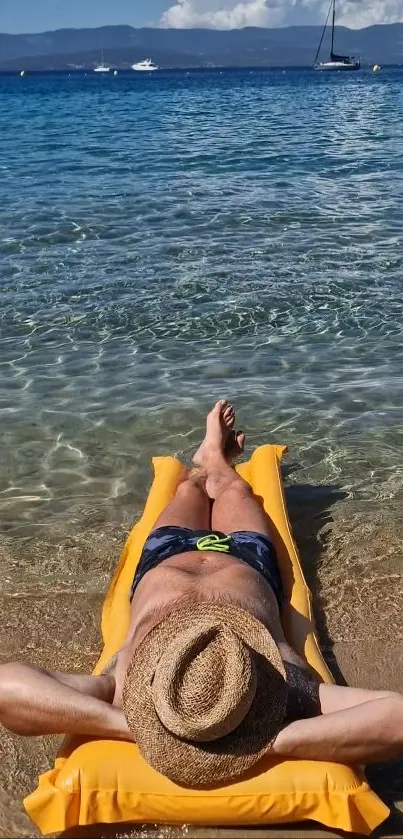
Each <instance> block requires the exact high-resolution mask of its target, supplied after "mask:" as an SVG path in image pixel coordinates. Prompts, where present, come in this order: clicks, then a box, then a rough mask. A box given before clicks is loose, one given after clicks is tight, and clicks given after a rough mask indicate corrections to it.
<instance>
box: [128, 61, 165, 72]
mask: <svg viewBox="0 0 403 839" xmlns="http://www.w3.org/2000/svg"><path fill="white" fill-rule="evenodd" d="M132 70H137V72H139V73H151V72H153V71H154V70H159V67H157V65H156V64H153V62H152V61H151V58H145V59H144V61H138V62H137V64H132Z"/></svg>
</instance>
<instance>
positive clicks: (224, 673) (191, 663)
mask: <svg viewBox="0 0 403 839" xmlns="http://www.w3.org/2000/svg"><path fill="white" fill-rule="evenodd" d="M286 701H287V685H286V681H285V670H284V665H283V662H282V659H281V656H280V653H279V651H278V648H277V646H276V644H275V642H274V640H273V638H272V637H271V635H270V633H269V632H268V630H267V629H266V628H265V627H264V626H263V624H262V623H260V621H258V620H256V618H254V617H252V615H249V614H248V612H245V611H243V609H239V608H238V607H235V606H230V605H219V604H216V603H200V604H191V605H189V606H186V607H184V608H181V609H177V610H176V611H174V612H171V613H170V614H169V615H168V617H166V618H164V619H163V620H162V621H160V623H158V624H157V625H156V626H154V628H153V629H151V631H150V632H149V633H148V634H147V635H146V636H145V638H144V639H143V641H142V642H141V644H140V645H139V647H138V648H137V650H136V651H135V653H134V655H133V658H132V660H131V662H130V665H129V668H128V670H127V674H126V678H125V682H124V686H123V711H124V714H125V717H126V719H127V723H128V726H129V728H130V730H131V731H132V733H133V736H134V738H135V740H136V742H137V745H138V748H139V750H140V752H141V754H142V755H143V757H144V758H145V759H146V760H147V762H148V763H149V764H151V766H153V767H154V769H156V770H157V771H158V772H161V773H162V774H163V775H166V776H167V777H168V778H170V779H171V781H174V782H175V783H177V784H181V785H182V786H187V787H212V786H216V785H221V784H225V783H229V782H231V781H233V780H235V779H236V778H237V777H238V776H239V775H242V774H243V773H244V772H246V770H248V769H250V768H251V767H252V766H253V765H254V764H255V763H257V761H258V760H259V759H260V758H261V757H262V756H263V755H264V754H265V752H266V751H267V749H268V747H269V745H270V741H271V740H272V739H273V737H275V736H276V734H277V733H278V731H279V728H280V726H281V723H282V720H283V717H284V712H285V707H286Z"/></svg>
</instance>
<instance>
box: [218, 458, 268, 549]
mask: <svg viewBox="0 0 403 839" xmlns="http://www.w3.org/2000/svg"><path fill="white" fill-rule="evenodd" d="M206 489H207V491H208V493H209V495H210V497H211V498H213V499H214V503H213V508H212V512H211V526H212V529H213V530H220V531H221V532H222V533H234V532H235V531H237V530H253V531H254V532H255V533H261V534H262V535H263V536H267V538H268V539H271V538H272V534H271V531H270V522H269V519H268V517H267V515H266V513H265V511H264V510H263V508H262V507H261V506H260V504H259V502H258V501H256V499H255V497H254V495H253V492H252V490H251V488H250V486H249V484H247V483H246V482H245V481H244V480H243V479H242V478H240V477H239V475H237V473H236V472H235V471H234V470H233V469H232V468H231V467H230V466H228V464H227V463H226V462H225V460H224V459H222V460H219V459H218V458H217V460H216V461H214V463H213V464H212V466H211V469H210V471H209V473H208V478H207V482H206Z"/></svg>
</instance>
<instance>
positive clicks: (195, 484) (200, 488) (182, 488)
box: [176, 477, 206, 500]
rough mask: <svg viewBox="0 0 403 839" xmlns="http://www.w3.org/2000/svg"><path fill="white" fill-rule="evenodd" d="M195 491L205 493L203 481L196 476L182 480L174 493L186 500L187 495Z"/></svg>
mask: <svg viewBox="0 0 403 839" xmlns="http://www.w3.org/2000/svg"><path fill="white" fill-rule="evenodd" d="M195 492H199V493H200V494H201V495H205V494H206V490H205V482H204V480H202V479H201V478H198V477H194V478H187V480H186V481H182V483H181V484H179V486H178V488H177V490H176V495H177V497H178V498H181V499H183V500H187V499H188V498H189V496H190V495H192V494H193V495H194V493H195Z"/></svg>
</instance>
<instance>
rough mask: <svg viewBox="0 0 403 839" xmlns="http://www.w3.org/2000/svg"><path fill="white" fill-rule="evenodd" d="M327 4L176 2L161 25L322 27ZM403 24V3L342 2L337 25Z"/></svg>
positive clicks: (295, 0)
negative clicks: (317, 24) (314, 25)
mask: <svg viewBox="0 0 403 839" xmlns="http://www.w3.org/2000/svg"><path fill="white" fill-rule="evenodd" d="M327 9H328V0H175V2H174V3H173V5H172V6H170V8H169V9H167V11H166V12H164V14H163V15H162V18H161V25H162V26H167V27H172V28H176V29H179V28H184V29H187V28H189V27H192V26H194V27H198V26H205V27H208V28H210V29H237V28H240V27H243V26H290V25H303V24H305V25H309V24H315V23H319V24H320V23H322V22H323V20H324V18H325V16H326V13H327ZM402 20H403V0H372V2H362V0H341V2H339V3H338V8H337V23H338V24H341V25H343V26H351V27H363V26H371V25H372V24H375V23H394V22H396V21H402Z"/></svg>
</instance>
